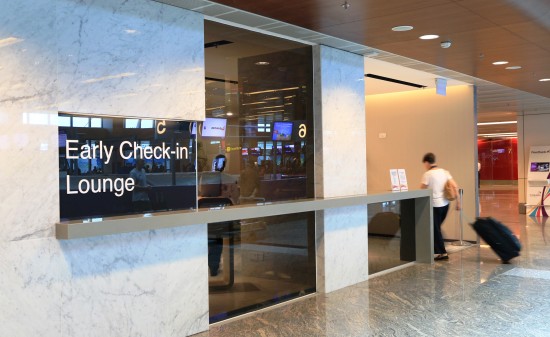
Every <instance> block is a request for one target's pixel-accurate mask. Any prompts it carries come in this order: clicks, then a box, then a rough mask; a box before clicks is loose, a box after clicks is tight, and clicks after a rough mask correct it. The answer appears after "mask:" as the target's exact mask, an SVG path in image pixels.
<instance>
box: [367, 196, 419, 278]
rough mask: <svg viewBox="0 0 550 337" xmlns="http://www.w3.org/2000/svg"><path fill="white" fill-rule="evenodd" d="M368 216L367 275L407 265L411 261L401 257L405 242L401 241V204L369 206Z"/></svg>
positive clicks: (396, 202)
mask: <svg viewBox="0 0 550 337" xmlns="http://www.w3.org/2000/svg"><path fill="white" fill-rule="evenodd" d="M368 214H369V225H368V226H369V274H374V273H378V272H381V271H383V270H386V269H390V268H394V267H397V266H400V265H402V264H405V263H409V262H410V261H411V259H408V258H406V257H404V256H402V255H403V253H404V252H403V251H402V247H403V245H404V244H407V242H402V240H401V239H402V231H401V202H399V201H391V202H382V203H377V204H369V205H368ZM408 244H411V242H408ZM412 244H414V243H412Z"/></svg>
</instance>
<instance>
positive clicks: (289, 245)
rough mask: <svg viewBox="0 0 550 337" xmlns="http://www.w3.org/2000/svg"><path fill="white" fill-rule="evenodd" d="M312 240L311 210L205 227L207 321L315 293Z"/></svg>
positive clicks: (215, 320)
mask: <svg viewBox="0 0 550 337" xmlns="http://www.w3.org/2000/svg"><path fill="white" fill-rule="evenodd" d="M223 203H224V202H223V201H221V202H220V203H219V204H223ZM215 205H217V204H216V202H214V203H211V204H209V205H207V204H204V205H203V206H204V207H209V206H215ZM314 242H315V240H314V213H313V212H310V213H299V214H292V215H285V216H274V217H265V218H256V219H247V220H241V221H233V222H220V223H214V224H209V225H208V267H209V268H208V270H209V289H210V322H211V323H213V322H217V321H220V320H223V319H226V318H230V317H234V316H236V315H239V314H242V313H245V312H248V311H250V310H254V309H259V308H263V307H266V306H270V305H273V304H276V303H279V302H282V301H285V300H288V299H291V298H294V297H297V296H300V295H305V294H309V293H313V292H315V273H316V272H315V243H314Z"/></svg>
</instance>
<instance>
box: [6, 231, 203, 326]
mask: <svg viewBox="0 0 550 337" xmlns="http://www.w3.org/2000/svg"><path fill="white" fill-rule="evenodd" d="M204 242H206V225H195V226H186V227H182V228H178V229H171V230H161V231H150V232H140V233H132V234H123V235H113V236H109V237H101V238H91V239H80V240H72V241H63V242H59V241H57V240H55V239H53V238H45V239H37V240H23V241H17V242H10V243H5V244H2V245H0V253H1V256H2V262H1V264H0V273H1V275H2V277H1V278H0V286H1V287H2V289H5V290H8V289H9V291H3V292H2V302H1V303H2V304H1V305H0V324H1V325H2V331H3V332H2V335H4V334H5V335H6V336H38V335H40V336H45V337H50V336H51V337H54V336H56V337H57V336H174V337H175V336H187V335H190V334H193V333H197V332H199V331H204V330H206V329H207V328H208V279H207V266H208V263H207V248H206V245H205V244H204ZM22 317H26V318H28V319H25V320H24V322H23V321H22Z"/></svg>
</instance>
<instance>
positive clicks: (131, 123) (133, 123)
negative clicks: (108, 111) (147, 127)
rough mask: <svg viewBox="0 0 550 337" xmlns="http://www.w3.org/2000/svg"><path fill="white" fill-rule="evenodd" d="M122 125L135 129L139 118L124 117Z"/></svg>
mask: <svg viewBox="0 0 550 337" xmlns="http://www.w3.org/2000/svg"><path fill="white" fill-rule="evenodd" d="M124 127H125V128H127V129H136V128H138V127H139V119H129V118H128V119H125V120H124Z"/></svg>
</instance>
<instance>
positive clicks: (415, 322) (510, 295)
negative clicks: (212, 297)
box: [196, 186, 550, 337]
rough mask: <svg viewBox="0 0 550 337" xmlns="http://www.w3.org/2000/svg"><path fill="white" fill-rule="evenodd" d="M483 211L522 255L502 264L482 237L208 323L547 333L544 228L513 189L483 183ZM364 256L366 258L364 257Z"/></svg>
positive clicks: (341, 330)
mask: <svg viewBox="0 0 550 337" xmlns="http://www.w3.org/2000/svg"><path fill="white" fill-rule="evenodd" d="M480 197H481V207H482V214H481V215H482V216H493V217H495V218H497V219H499V220H501V221H502V222H504V223H505V224H506V225H508V226H509V227H510V229H511V230H512V231H513V232H514V233H515V234H516V235H518V237H519V238H520V240H521V243H522V245H523V250H522V252H521V256H520V257H518V258H515V259H513V260H512V261H511V264H507V265H504V264H501V262H500V260H499V259H498V257H497V256H496V255H495V254H494V253H493V252H492V251H491V249H490V248H489V247H488V246H486V245H484V244H482V245H481V246H473V247H471V248H468V249H465V250H461V251H458V252H455V253H452V254H451V255H450V259H449V260H448V261H442V262H437V263H435V264H433V265H414V266H412V267H408V268H405V269H402V270H399V271H396V272H393V273H390V274H386V275H383V276H379V277H375V278H373V279H371V280H369V281H368V282H364V283H360V284H358V285H355V286H352V287H347V288H345V289H342V290H339V291H335V292H332V293H330V294H315V295H312V296H310V297H307V298H304V299H299V300H296V301H294V302H292V303H288V304H283V305H280V306H277V307H274V308H272V309H268V310H265V311H262V312H258V313H253V314H250V315H247V316H245V317H242V318H237V319H235V320H232V321H228V322H225V323H220V324H216V325H213V326H211V328H210V331H209V332H205V333H201V334H198V335H196V336H198V337H206V336H209V337H222V336H262V337H269V336H330V337H332V336H347V337H349V336H548V330H549V327H548V319H547V318H548V312H550V302H549V301H548V298H550V250H549V249H548V245H547V239H546V235H548V234H549V233H550V231H549V230H548V228H546V227H545V223H544V222H543V221H540V220H536V219H533V218H529V217H527V216H525V215H520V214H517V209H518V206H517V204H518V201H517V189H516V188H514V187H510V188H497V187H495V188H491V187H489V186H483V187H482V190H481V192H480ZM365 263H367V261H365Z"/></svg>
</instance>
